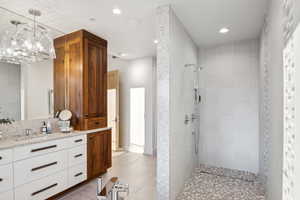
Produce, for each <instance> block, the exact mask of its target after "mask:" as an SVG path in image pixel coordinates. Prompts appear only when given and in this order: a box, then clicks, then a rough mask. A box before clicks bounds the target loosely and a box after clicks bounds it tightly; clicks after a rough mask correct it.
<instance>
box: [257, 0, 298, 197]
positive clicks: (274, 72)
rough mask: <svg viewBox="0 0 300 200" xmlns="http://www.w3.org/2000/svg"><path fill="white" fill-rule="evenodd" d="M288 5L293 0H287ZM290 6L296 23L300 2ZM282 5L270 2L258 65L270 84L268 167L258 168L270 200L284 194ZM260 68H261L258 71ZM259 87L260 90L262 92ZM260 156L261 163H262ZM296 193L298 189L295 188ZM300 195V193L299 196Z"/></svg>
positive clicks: (279, 0)
mask: <svg viewBox="0 0 300 200" xmlns="http://www.w3.org/2000/svg"><path fill="white" fill-rule="evenodd" d="M286 2H287V3H290V2H292V1H286ZM294 2H295V5H294V7H293V10H294V13H295V18H293V20H294V22H295V23H296V24H297V23H299V20H300V14H299V13H300V3H299V1H294ZM284 5H285V3H284V1H282V0H272V1H270V5H269V8H268V10H267V13H266V14H267V15H266V16H267V21H266V24H265V29H266V32H267V33H266V34H262V38H261V40H262V43H263V42H265V43H266V44H267V45H266V47H264V46H263V44H261V50H262V51H263V52H262V53H261V54H262V55H264V54H265V55H266V56H264V57H263V56H262V57H261V59H262V60H261V63H267V78H268V82H269V84H268V85H267V91H268V94H269V99H270V100H269V102H268V103H269V107H270V110H269V111H268V113H267V120H266V119H263V120H262V121H261V123H262V124H266V123H268V126H269V130H268V132H269V136H268V138H269V140H270V146H269V149H265V146H266V145H265V143H264V142H262V143H261V148H260V149H261V155H263V154H266V153H267V160H268V161H267V166H261V168H263V167H266V168H267V176H268V181H267V192H268V199H269V200H281V199H282V192H283V189H282V188H283V179H282V177H283V174H282V169H283V143H284V142H283V137H284V136H283V134H284V132H283V109H284V108H283V106H284V105H283V54H282V52H283V48H284V39H283V36H284V29H283V25H284V22H285V21H284V20H285V19H284V13H283V10H284V9H283V6H284ZM262 67H263V65H261V70H262V71H263V70H264V69H263V68H262ZM263 82H264V80H263V77H261V83H263ZM263 86H264V85H262V87H261V89H264V87H263ZM262 158H263V156H261V163H264V162H263V160H262ZM295 187H296V185H294V189H295V191H297V189H298V188H297V189H296V188H295ZM298 195H299V194H298ZM299 198H300V197H296V198H295V199H299ZM284 200H285V199H284Z"/></svg>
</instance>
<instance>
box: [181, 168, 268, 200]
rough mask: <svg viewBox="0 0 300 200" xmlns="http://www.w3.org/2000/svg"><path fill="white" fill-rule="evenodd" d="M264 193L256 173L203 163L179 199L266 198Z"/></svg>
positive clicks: (254, 199)
mask: <svg viewBox="0 0 300 200" xmlns="http://www.w3.org/2000/svg"><path fill="white" fill-rule="evenodd" d="M264 194H265V192H264V189H263V186H262V184H260V182H259V178H258V176H256V175H255V174H252V173H249V172H243V171H237V170H230V169H224V168H216V167H208V166H204V165H201V166H200V167H199V168H198V169H196V171H195V172H194V174H193V176H192V178H190V179H189V180H188V181H187V182H186V184H185V187H184V189H183V191H182V193H181V194H180V195H179V196H178V197H177V200H265V195H264Z"/></svg>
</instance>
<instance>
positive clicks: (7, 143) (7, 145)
mask: <svg viewBox="0 0 300 200" xmlns="http://www.w3.org/2000/svg"><path fill="white" fill-rule="evenodd" d="M111 129H112V128H111V127H105V128H98V129H92V130H84V131H76V130H75V131H73V132H71V133H61V132H58V133H52V134H49V135H45V136H42V137H41V138H40V140H37V138H33V139H28V140H21V141H15V140H14V139H6V140H3V141H2V140H0V151H1V150H7V149H14V148H17V147H21V146H27V145H32V144H38V143H43V142H48V141H52V140H59V139H64V138H69V137H76V136H80V135H87V134H91V133H96V132H101V131H107V130H111Z"/></svg>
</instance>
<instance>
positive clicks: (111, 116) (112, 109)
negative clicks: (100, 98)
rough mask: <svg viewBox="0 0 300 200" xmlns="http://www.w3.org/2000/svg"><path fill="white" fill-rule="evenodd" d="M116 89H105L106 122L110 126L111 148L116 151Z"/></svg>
mask: <svg viewBox="0 0 300 200" xmlns="http://www.w3.org/2000/svg"><path fill="white" fill-rule="evenodd" d="M116 108H117V89H109V90H107V111H108V112H107V124H108V126H109V127H112V130H111V131H112V150H114V151H116V150H117V146H116V140H117V136H116V128H117V110H116Z"/></svg>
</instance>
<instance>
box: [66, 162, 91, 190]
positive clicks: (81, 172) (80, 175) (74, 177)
mask: <svg viewBox="0 0 300 200" xmlns="http://www.w3.org/2000/svg"><path fill="white" fill-rule="evenodd" d="M86 178H87V171H86V164H80V165H76V166H73V167H71V168H70V169H69V176H68V179H69V187H72V186H74V185H77V184H78V183H81V182H83V181H85V180H86Z"/></svg>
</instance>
